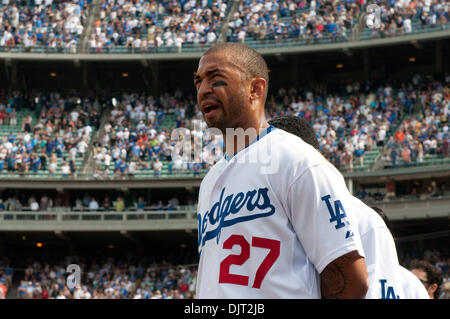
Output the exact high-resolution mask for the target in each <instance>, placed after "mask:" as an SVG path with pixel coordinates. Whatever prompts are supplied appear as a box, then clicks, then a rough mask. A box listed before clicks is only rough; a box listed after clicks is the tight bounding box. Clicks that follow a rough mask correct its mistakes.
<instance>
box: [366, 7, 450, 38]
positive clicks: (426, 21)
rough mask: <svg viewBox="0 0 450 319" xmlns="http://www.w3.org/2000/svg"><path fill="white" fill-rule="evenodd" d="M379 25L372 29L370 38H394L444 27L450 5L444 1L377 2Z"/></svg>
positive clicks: (449, 13)
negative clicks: (426, 28)
mask: <svg viewBox="0 0 450 319" xmlns="http://www.w3.org/2000/svg"><path fill="white" fill-rule="evenodd" d="M376 3H377V4H378V5H379V8H380V16H379V18H380V25H378V26H376V27H375V28H373V31H372V37H373V38H377V37H394V36H398V35H404V34H408V33H411V32H413V31H414V28H413V26H414V22H418V26H416V27H417V28H419V29H423V28H424V27H425V26H433V25H445V24H446V23H448V22H449V18H450V4H449V2H448V1H446V0H401V1H387V0H378V1H376Z"/></svg>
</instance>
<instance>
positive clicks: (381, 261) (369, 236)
mask: <svg viewBox="0 0 450 319" xmlns="http://www.w3.org/2000/svg"><path fill="white" fill-rule="evenodd" d="M352 205H354V209H353V212H354V214H352V215H351V216H350V218H352V217H356V218H357V220H355V221H353V220H351V222H352V224H357V225H358V232H359V236H360V238H361V242H362V246H363V249H364V253H365V256H366V259H365V262H366V267H367V272H368V275H369V290H368V291H367V294H366V299H403V298H405V296H404V293H403V277H402V276H401V273H400V264H399V262H398V255H397V249H396V247H395V242H394V238H393V237H392V234H391V232H390V231H389V229H388V228H387V226H386V224H385V223H384V221H383V219H382V218H381V217H380V215H378V213H377V212H375V211H374V210H373V209H372V208H370V207H369V206H367V205H366V204H365V203H363V202H362V201H361V200H359V199H358V198H356V197H353V201H352Z"/></svg>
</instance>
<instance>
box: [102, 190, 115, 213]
mask: <svg viewBox="0 0 450 319" xmlns="http://www.w3.org/2000/svg"><path fill="white" fill-rule="evenodd" d="M102 206H103V210H104V211H105V212H109V211H110V210H111V209H112V208H113V203H112V201H111V200H110V199H109V196H108V194H106V195H105V198H104V199H103V203H102Z"/></svg>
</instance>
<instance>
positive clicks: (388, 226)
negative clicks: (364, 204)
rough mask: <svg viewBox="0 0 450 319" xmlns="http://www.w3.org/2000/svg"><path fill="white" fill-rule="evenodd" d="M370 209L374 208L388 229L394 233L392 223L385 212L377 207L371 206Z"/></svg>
mask: <svg viewBox="0 0 450 319" xmlns="http://www.w3.org/2000/svg"><path fill="white" fill-rule="evenodd" d="M370 208H372V209H373V210H374V211H376V212H377V213H378V215H380V217H381V218H382V219H383V221H384V223H385V224H386V226H387V228H388V229H390V230H391V232H392V227H391V222H390V220H389V218H388V217H387V215H386V214H385V213H384V212H383V210H382V209H381V208H380V207H377V206H371V207H370Z"/></svg>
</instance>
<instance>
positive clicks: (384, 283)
mask: <svg viewBox="0 0 450 319" xmlns="http://www.w3.org/2000/svg"><path fill="white" fill-rule="evenodd" d="M269 124H270V125H273V126H275V127H277V128H280V129H283V130H285V131H287V132H289V133H292V134H294V135H296V136H298V137H300V138H301V139H302V140H304V141H305V142H306V143H308V144H310V145H312V146H314V147H315V148H316V149H318V148H319V143H318V140H317V138H316V135H315V133H314V130H313V128H312V127H311V126H310V125H309V123H308V122H307V121H306V120H305V119H303V118H301V117H297V116H281V117H277V118H274V119H272V120H270V121H269ZM350 203H351V205H353V206H354V212H355V214H354V216H356V218H357V220H355V221H354V222H355V224H356V225H357V227H358V232H359V234H360V236H361V241H362V246H363V249H364V253H365V256H366V259H365V262H366V266H367V271H368V276H369V289H368V291H367V294H366V298H367V299H394V298H395V299H399V298H401V299H411V298H412V299H416V298H423V297H424V294H423V292H424V291H423V290H424V289H423V286H422V287H420V286H416V285H417V282H418V283H419V284H421V283H420V282H419V281H418V280H417V278H415V279H414V278H412V279H411V278H409V279H408V278H405V275H406V276H409V274H408V273H406V272H409V271H408V270H407V269H405V268H403V267H402V266H401V265H400V264H399V262H398V256H397V249H396V247H395V242H394V238H393V237H392V235H391V232H390V230H389V227H388V226H389V224H388V220H387V216H386V215H385V214H383V213H382V211H381V210H380V209H379V208H376V207H369V206H367V205H366V204H365V203H363V202H362V201H360V200H359V199H358V198H356V197H353V198H352V201H350ZM409 273H410V274H411V275H412V273H411V272H409ZM409 277H410V276H409ZM425 293H426V291H425Z"/></svg>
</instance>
